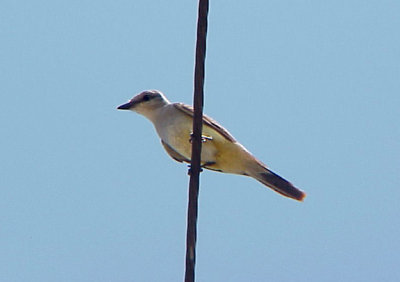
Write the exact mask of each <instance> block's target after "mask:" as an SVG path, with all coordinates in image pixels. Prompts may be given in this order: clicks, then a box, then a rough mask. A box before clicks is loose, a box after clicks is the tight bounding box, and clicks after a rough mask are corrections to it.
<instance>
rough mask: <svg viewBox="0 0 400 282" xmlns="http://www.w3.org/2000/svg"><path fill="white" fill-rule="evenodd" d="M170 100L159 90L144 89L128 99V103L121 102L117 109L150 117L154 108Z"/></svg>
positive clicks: (160, 106)
mask: <svg viewBox="0 0 400 282" xmlns="http://www.w3.org/2000/svg"><path fill="white" fill-rule="evenodd" d="M169 103H170V102H169V101H168V99H167V98H166V97H165V96H164V94H163V93H162V92H161V91H158V90H145V91H143V92H141V93H140V94H138V95H136V96H135V97H133V98H132V99H131V100H129V102H128V103H125V104H122V105H121V106H119V107H118V108H117V109H118V110H131V111H134V112H137V113H139V114H142V115H144V116H146V117H150V116H151V115H152V113H154V111H155V110H157V109H159V108H162V107H163V106H165V105H167V104H169Z"/></svg>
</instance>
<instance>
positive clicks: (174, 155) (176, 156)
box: [161, 140, 190, 163]
mask: <svg viewBox="0 0 400 282" xmlns="http://www.w3.org/2000/svg"><path fill="white" fill-rule="evenodd" d="M161 144H162V145H163V146H164V149H165V151H167V153H168V155H170V156H171V158H173V159H174V160H176V161H178V162H180V163H181V162H187V163H190V160H188V159H187V158H185V157H184V156H182V155H181V154H179V153H178V152H177V151H175V150H174V149H172V147H171V146H170V145H168V144H167V143H165V142H164V141H163V140H161Z"/></svg>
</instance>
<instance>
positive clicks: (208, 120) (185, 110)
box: [173, 103, 236, 142]
mask: <svg viewBox="0 0 400 282" xmlns="http://www.w3.org/2000/svg"><path fill="white" fill-rule="evenodd" d="M173 105H174V106H175V108H177V109H178V110H180V111H182V112H183V113H185V114H187V115H189V116H190V117H193V115H194V110H193V107H191V106H188V105H185V104H182V103H174V104H173ZM203 123H204V124H206V125H208V126H209V127H211V128H212V129H214V130H215V131H217V132H218V133H219V134H221V135H222V136H223V137H225V138H226V139H227V140H229V141H231V142H236V140H235V138H234V137H233V136H232V135H231V134H230V133H229V132H228V130H226V129H225V128H223V127H222V126H221V125H220V124H219V123H218V122H216V121H215V120H213V119H212V118H210V117H208V116H206V115H203Z"/></svg>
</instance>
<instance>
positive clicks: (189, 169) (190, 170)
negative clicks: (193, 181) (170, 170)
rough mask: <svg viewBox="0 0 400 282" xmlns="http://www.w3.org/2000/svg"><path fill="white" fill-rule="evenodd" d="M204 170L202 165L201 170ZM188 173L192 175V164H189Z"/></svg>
mask: <svg viewBox="0 0 400 282" xmlns="http://www.w3.org/2000/svg"><path fill="white" fill-rule="evenodd" d="M202 171H203V166H201V167H200V172H202ZM188 175H192V167H191V165H188Z"/></svg>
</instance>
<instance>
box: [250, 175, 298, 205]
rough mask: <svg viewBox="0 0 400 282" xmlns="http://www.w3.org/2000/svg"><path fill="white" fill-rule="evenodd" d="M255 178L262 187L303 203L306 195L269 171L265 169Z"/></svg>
mask: <svg viewBox="0 0 400 282" xmlns="http://www.w3.org/2000/svg"><path fill="white" fill-rule="evenodd" d="M257 176H258V177H255V178H256V179H257V180H258V181H260V182H261V183H263V184H264V185H266V186H268V187H270V188H272V189H274V190H275V191H276V192H278V193H280V194H282V195H283V196H286V197H289V198H292V199H295V200H298V201H303V199H304V198H305V197H306V193H304V192H303V191H301V190H300V189H298V188H296V187H295V186H293V184H292V183H290V182H289V181H287V180H285V179H283V178H282V177H280V176H279V175H277V174H276V173H274V172H272V171H270V170H269V169H267V168H266V169H265V172H260V173H258V175H257Z"/></svg>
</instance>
